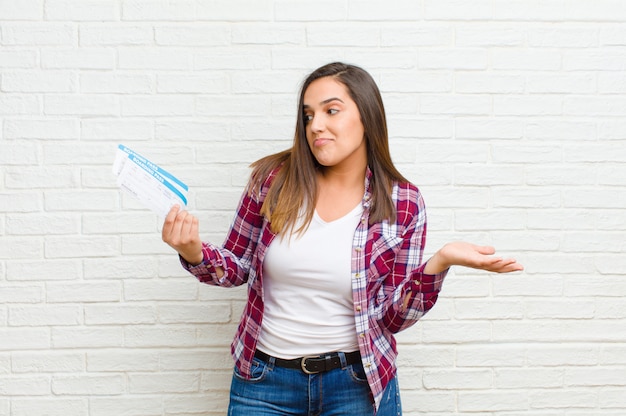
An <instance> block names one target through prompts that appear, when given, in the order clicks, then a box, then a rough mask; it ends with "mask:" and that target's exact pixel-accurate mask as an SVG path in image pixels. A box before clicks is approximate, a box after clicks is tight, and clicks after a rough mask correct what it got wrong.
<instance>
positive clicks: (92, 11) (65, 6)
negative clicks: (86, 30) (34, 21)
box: [44, 0, 120, 22]
mask: <svg viewBox="0 0 626 416" xmlns="http://www.w3.org/2000/svg"><path fill="white" fill-rule="evenodd" d="M44 10H45V15H46V19H47V20H69V21H98V22H100V21H106V20H109V21H110V20H118V19H119V16H120V10H119V5H118V4H117V3H114V2H110V1H106V0H88V1H82V2H80V3H76V2H75V1H71V0H46V3H45V9H44Z"/></svg>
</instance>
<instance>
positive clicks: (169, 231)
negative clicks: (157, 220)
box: [161, 205, 204, 265]
mask: <svg viewBox="0 0 626 416" xmlns="http://www.w3.org/2000/svg"><path fill="white" fill-rule="evenodd" d="M198 223H199V222H198V218H196V217H195V216H193V215H192V214H190V213H189V212H188V211H185V210H181V209H180V206H178V205H174V206H173V207H172V208H171V209H170V211H169V213H168V214H167V217H165V222H164V223H163V231H162V233H161V235H162V238H163V241H165V242H166V243H167V244H168V245H169V246H170V247H172V248H173V249H174V250H176V251H177V252H178V254H180V256H181V257H182V258H183V259H185V260H186V261H187V262H188V263H189V264H191V265H198V264H200V263H202V261H203V260H204V258H203V254H202V240H200V233H199V231H198V228H199V227H198Z"/></svg>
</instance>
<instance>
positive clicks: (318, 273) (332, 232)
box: [257, 203, 363, 359]
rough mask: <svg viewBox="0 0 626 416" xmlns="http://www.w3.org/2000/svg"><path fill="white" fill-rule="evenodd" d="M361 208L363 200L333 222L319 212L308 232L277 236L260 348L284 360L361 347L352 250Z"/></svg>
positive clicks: (266, 265) (269, 262)
mask: <svg viewBox="0 0 626 416" xmlns="http://www.w3.org/2000/svg"><path fill="white" fill-rule="evenodd" d="M362 213H363V207H362V206H361V204H360V203H359V204H358V205H357V206H356V207H355V208H354V209H353V210H352V211H350V212H349V213H348V214H346V215H345V216H343V217H341V218H339V219H337V220H334V221H331V222H325V221H324V220H322V219H321V218H320V217H319V216H318V215H317V212H316V213H315V214H314V216H313V219H312V220H311V224H310V225H309V227H308V229H307V230H306V232H305V233H304V234H303V235H301V236H297V235H294V236H292V237H291V238H290V239H289V238H281V237H280V236H277V237H276V238H275V239H274V241H272V243H271V244H270V246H269V247H268V249H267V252H266V254H265V260H264V262H263V287H264V290H263V293H264V303H265V311H264V313H263V323H262V326H261V335H260V337H259V340H258V344H257V348H258V349H260V350H262V351H263V352H265V353H267V354H270V355H272V356H275V357H279V358H285V359H291V358H298V357H302V356H305V355H317V354H322V353H325V352H330V351H343V352H351V351H356V350H358V349H359V347H358V342H357V338H356V329H355V322H354V303H353V300H352V286H351V261H352V260H351V259H352V256H351V250H352V239H353V237H354V231H355V229H356V227H357V224H358V222H359V220H360V218H361V215H362Z"/></svg>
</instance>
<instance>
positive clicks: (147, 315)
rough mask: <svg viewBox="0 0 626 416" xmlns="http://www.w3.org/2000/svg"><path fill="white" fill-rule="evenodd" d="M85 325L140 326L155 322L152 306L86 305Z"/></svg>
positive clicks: (154, 312)
mask: <svg viewBox="0 0 626 416" xmlns="http://www.w3.org/2000/svg"><path fill="white" fill-rule="evenodd" d="M84 310H85V324H86V325H141V324H153V323H155V322H156V311H155V308H154V307H153V306H148V305H146V306H142V305H123V304H122V305H88V306H85V308H84Z"/></svg>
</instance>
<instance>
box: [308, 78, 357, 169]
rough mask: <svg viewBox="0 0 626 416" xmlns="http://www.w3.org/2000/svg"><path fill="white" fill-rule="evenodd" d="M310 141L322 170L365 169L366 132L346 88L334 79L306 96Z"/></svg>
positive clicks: (322, 82) (312, 87)
mask: <svg viewBox="0 0 626 416" xmlns="http://www.w3.org/2000/svg"><path fill="white" fill-rule="evenodd" d="M303 98H304V108H303V113H304V119H305V124H306V138H307V142H308V144H309V148H310V149H311V152H312V153H313V155H314V156H315V158H316V159H317V161H318V162H319V164H321V165H322V166H326V167H329V168H330V167H332V168H335V169H343V168H348V169H353V168H358V169H361V168H363V169H364V168H365V166H366V165H367V150H366V144H365V129H364V127H363V123H362V122H361V116H360V114H359V109H358V107H357V105H356V103H355V102H354V101H353V100H352V98H350V94H349V93H348V90H347V88H346V86H345V85H343V84H342V83H340V82H338V81H336V80H335V79H334V78H332V77H324V78H319V79H317V80H315V81H313V82H312V83H311V84H309V86H308V87H307V89H306V91H305V92H304V97H303Z"/></svg>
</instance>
